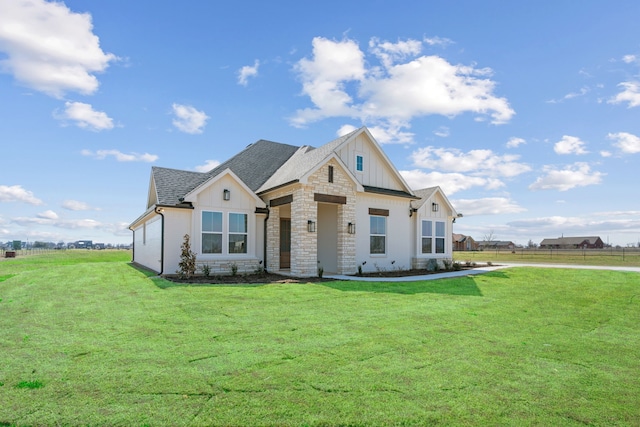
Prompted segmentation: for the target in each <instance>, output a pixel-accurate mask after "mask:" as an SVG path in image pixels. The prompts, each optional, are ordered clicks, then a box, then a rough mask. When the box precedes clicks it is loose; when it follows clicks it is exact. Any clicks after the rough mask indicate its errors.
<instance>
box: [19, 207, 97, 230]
mask: <svg viewBox="0 0 640 427" xmlns="http://www.w3.org/2000/svg"><path fill="white" fill-rule="evenodd" d="M48 212H49V213H51V211H48ZM12 221H13V222H14V223H16V224H19V225H23V226H30V225H48V226H54V227H58V228H64V229H70V230H75V229H97V228H100V227H102V226H103V224H102V223H100V222H99V221H96V220H94V219H73V220H69V219H60V218H58V215H57V214H55V213H53V215H47V214H46V213H45V214H44V215H42V214H40V215H37V216H36V217H17V218H13V219H12Z"/></svg>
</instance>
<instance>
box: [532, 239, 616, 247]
mask: <svg viewBox="0 0 640 427" xmlns="http://www.w3.org/2000/svg"><path fill="white" fill-rule="evenodd" d="M603 247H604V242H603V241H602V239H601V238H600V237H598V236H589V237H559V238H557V239H544V240H543V241H542V242H540V249H602V248H603Z"/></svg>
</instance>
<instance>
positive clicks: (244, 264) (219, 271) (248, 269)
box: [196, 258, 262, 276]
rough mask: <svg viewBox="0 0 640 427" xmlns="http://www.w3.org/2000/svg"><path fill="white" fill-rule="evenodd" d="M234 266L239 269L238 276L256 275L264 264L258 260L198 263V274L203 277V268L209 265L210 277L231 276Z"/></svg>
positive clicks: (223, 260)
mask: <svg viewBox="0 0 640 427" xmlns="http://www.w3.org/2000/svg"><path fill="white" fill-rule="evenodd" d="M234 264H235V265H236V266H237V267H238V271H237V274H245V273H249V274H251V273H255V272H256V271H258V270H259V269H260V267H261V266H262V262H261V261H260V260H259V259H258V258H244V259H237V260H230V259H221V260H207V261H196V274H198V275H201V274H202V267H203V266H204V265H208V266H209V275H210V276H230V275H231V274H232V271H231V268H232V266H233V265H234Z"/></svg>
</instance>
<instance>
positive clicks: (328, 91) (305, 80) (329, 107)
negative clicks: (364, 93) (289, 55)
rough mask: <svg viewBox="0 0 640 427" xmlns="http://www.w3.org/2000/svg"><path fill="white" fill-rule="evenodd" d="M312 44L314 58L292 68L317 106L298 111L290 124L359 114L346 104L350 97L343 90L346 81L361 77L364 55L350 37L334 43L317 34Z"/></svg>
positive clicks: (301, 125)
mask: <svg viewBox="0 0 640 427" xmlns="http://www.w3.org/2000/svg"><path fill="white" fill-rule="evenodd" d="M312 44H313V59H312V60H309V59H306V58H303V59H301V60H300V61H298V63H297V64H296V65H295V70H296V71H297V72H298V74H299V75H300V78H301V80H302V93H303V94H305V95H307V96H309V97H310V98H311V102H313V104H314V105H315V106H316V107H317V108H315V109H311V108H306V109H303V110H298V111H297V112H296V116H295V117H294V118H293V119H291V123H292V124H293V125H294V126H297V127H303V126H305V125H306V124H307V123H311V122H315V121H318V120H322V119H324V118H327V117H339V116H347V117H358V116H359V115H358V112H357V109H354V110H352V109H351V107H350V106H349V105H348V104H350V103H351V101H352V98H351V96H349V95H348V94H347V92H346V91H345V83H347V82H349V81H354V80H355V81H362V79H364V77H365V75H366V70H365V65H364V54H363V53H362V51H361V50H360V48H359V47H358V45H357V44H356V42H354V41H352V40H344V41H342V42H334V41H331V40H327V39H325V38H323V37H316V38H314V39H313V42H312Z"/></svg>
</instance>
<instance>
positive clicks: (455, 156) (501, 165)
mask: <svg viewBox="0 0 640 427" xmlns="http://www.w3.org/2000/svg"><path fill="white" fill-rule="evenodd" d="M411 159H412V160H413V163H414V164H415V165H416V166H419V167H421V168H426V169H438V170H444V171H450V172H473V173H475V174H476V175H483V176H504V177H514V176H517V175H520V174H522V173H525V172H529V171H530V170H531V167H530V166H529V165H526V164H524V163H519V162H517V160H518V159H520V156H519V155H515V154H505V155H497V154H495V153H494V152H493V151H491V150H486V149H485V150H471V151H469V152H466V153H464V152H461V151H460V150H458V149H455V148H436V147H431V146H429V147H423V148H420V149H418V150H416V151H414V152H413V153H411Z"/></svg>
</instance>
